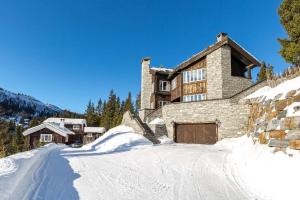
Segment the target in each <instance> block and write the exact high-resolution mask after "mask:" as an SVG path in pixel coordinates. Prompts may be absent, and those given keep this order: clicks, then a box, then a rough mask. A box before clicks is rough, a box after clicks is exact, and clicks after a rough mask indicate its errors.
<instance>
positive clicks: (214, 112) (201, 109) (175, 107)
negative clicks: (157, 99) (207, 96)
mask: <svg viewBox="0 0 300 200" xmlns="http://www.w3.org/2000/svg"><path fill="white" fill-rule="evenodd" d="M248 114H249V105H245V104H236V103H231V102H230V99H221V100H207V101H200V102H191V103H174V104H168V105H165V106H164V107H163V109H162V115H163V119H164V120H165V122H166V126H167V131H168V137H169V138H174V127H173V124H174V122H175V123H176V122H177V123H182V122H189V123H205V122H216V121H218V122H219V128H218V139H219V140H220V139H222V138H226V137H233V136H235V135H236V134H238V132H240V131H243V130H245V131H246V127H247V123H248Z"/></svg>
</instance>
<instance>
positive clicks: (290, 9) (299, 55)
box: [278, 0, 300, 66]
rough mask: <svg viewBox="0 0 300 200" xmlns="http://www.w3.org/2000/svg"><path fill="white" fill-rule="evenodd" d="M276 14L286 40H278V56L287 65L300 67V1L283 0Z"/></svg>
mask: <svg viewBox="0 0 300 200" xmlns="http://www.w3.org/2000/svg"><path fill="white" fill-rule="evenodd" d="M278 14H279V16H280V22H281V24H282V25H283V27H284V29H285V30H286V32H287V35H288V37H287V38H280V39H278V40H279V42H280V44H281V50H280V54H281V56H282V57H283V58H284V59H285V60H286V61H287V62H289V63H292V64H295V65H298V66H299V65H300V0H283V1H282V3H281V5H280V7H279V9H278Z"/></svg>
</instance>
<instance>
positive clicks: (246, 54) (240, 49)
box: [169, 36, 260, 78]
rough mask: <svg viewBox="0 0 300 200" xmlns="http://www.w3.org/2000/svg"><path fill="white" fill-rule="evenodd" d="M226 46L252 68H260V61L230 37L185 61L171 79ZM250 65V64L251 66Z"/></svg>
mask: <svg viewBox="0 0 300 200" xmlns="http://www.w3.org/2000/svg"><path fill="white" fill-rule="evenodd" d="M224 45H229V46H230V47H231V48H232V49H234V50H235V51H236V52H237V53H238V54H240V55H241V56H243V57H244V58H245V59H246V60H247V61H248V62H249V63H251V66H252V67H254V66H260V61H259V60H258V59H257V58H255V57H254V56H253V55H252V54H250V53H249V52H248V51H247V50H246V49H244V48H243V47H242V46H241V45H239V44H238V43H237V42H235V41H234V40H232V39H231V38H229V37H228V36H225V37H224V38H223V39H222V40H221V41H219V42H216V43H215V44H213V45H210V46H208V47H207V48H206V49H204V50H203V51H200V52H198V53H197V54H195V55H193V56H192V57H190V58H189V59H187V60H185V61H183V62H182V63H180V64H179V65H177V67H176V68H175V69H174V71H173V72H172V73H171V74H170V76H169V77H170V78H171V77H173V76H174V75H175V74H176V73H177V72H179V71H181V70H183V69H184V68H186V67H188V66H190V65H191V64H193V63H195V62H197V61H198V60H200V59H202V58H204V57H205V56H207V55H208V54H210V53H212V52H213V51H215V50H217V49H219V48H220V47H222V46H224ZM249 65H250V64H249Z"/></svg>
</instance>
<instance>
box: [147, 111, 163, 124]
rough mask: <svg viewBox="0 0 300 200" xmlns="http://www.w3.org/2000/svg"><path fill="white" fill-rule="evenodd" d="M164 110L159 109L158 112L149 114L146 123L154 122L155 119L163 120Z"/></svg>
mask: <svg viewBox="0 0 300 200" xmlns="http://www.w3.org/2000/svg"><path fill="white" fill-rule="evenodd" d="M161 110H162V108H158V109H156V110H153V111H152V112H151V113H149V114H148V115H147V116H146V120H145V121H146V122H147V123H149V122H151V121H152V120H154V119H155V118H162V113H161Z"/></svg>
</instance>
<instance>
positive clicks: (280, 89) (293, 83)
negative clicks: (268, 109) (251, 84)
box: [245, 76, 300, 100]
mask: <svg viewBox="0 0 300 200" xmlns="http://www.w3.org/2000/svg"><path fill="white" fill-rule="evenodd" d="M299 89H300V76H299V77H296V78H294V79H291V80H287V81H284V82H283V83H281V84H279V85H277V86H276V87H274V88H270V87H268V86H265V87H263V88H261V89H259V90H257V91H255V92H254V93H252V94H250V95H249V96H247V97H245V99H252V98H258V97H260V98H261V99H264V97H265V100H269V99H274V98H275V97H276V96H277V95H279V94H282V95H281V97H280V98H279V99H284V98H285V96H286V94H287V93H288V92H289V91H292V90H299ZM299 92H300V91H298V92H297V94H299Z"/></svg>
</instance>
